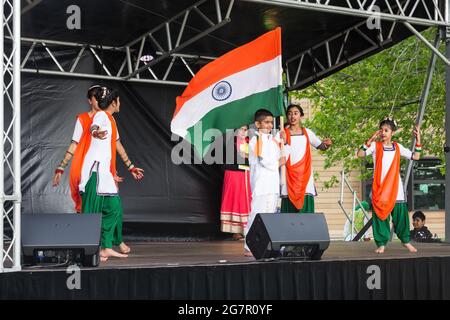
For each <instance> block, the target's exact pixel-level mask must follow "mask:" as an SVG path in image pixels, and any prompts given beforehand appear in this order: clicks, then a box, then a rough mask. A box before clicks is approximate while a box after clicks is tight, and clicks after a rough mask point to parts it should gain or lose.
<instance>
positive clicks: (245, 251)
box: [244, 250, 253, 257]
mask: <svg viewBox="0 0 450 320" xmlns="http://www.w3.org/2000/svg"><path fill="white" fill-rule="evenodd" d="M244 256H246V257H253V254H252V253H251V252H250V251H248V250H244Z"/></svg>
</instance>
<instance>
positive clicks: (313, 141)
mask: <svg viewBox="0 0 450 320" xmlns="http://www.w3.org/2000/svg"><path fill="white" fill-rule="evenodd" d="M306 132H307V133H308V138H309V144H310V145H311V146H313V147H314V148H316V149H317V148H318V147H319V146H320V145H321V144H322V140H320V139H319V138H318V137H317V136H316V134H315V133H314V132H312V131H311V130H309V129H307V128H306ZM285 148H286V154H288V157H287V159H286V160H288V159H289V158H290V159H291V165H294V164H296V163H297V162H299V161H300V160H302V159H303V156H304V155H305V152H306V137H305V136H304V135H292V134H291V144H290V145H285ZM308 148H310V146H308ZM305 193H306V194H310V195H312V196H316V195H317V192H316V188H315V187H314V170H313V167H312V165H311V176H310V177H309V181H308V185H307V186H306V191H305ZM281 194H282V195H283V196H287V195H288V191H287V186H286V185H283V187H282V190H281Z"/></svg>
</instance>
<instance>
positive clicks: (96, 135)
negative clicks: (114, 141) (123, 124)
mask: <svg viewBox="0 0 450 320" xmlns="http://www.w3.org/2000/svg"><path fill="white" fill-rule="evenodd" d="M107 135H108V131H107V130H104V131H100V130H96V131H94V132H93V134H92V136H93V137H94V138H96V139H100V140H105V139H106V136H107Z"/></svg>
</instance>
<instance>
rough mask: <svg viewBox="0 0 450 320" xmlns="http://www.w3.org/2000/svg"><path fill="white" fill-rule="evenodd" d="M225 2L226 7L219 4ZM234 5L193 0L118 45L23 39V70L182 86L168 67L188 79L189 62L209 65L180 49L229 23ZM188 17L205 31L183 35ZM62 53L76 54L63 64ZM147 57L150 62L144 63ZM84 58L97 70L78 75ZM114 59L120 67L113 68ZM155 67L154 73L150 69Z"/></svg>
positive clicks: (217, 0) (205, 58)
mask: <svg viewBox="0 0 450 320" xmlns="http://www.w3.org/2000/svg"><path fill="white" fill-rule="evenodd" d="M211 2H212V3H213V5H214V7H215V10H214V17H211V13H209V16H208V15H207V14H206V13H205V9H204V7H206V6H207V5H209V6H211ZM225 2H226V4H227V5H225V4H224V3H225ZM233 5H234V0H231V1H228V0H227V1H225V0H201V1H198V2H196V3H195V4H193V5H192V6H190V7H189V8H187V9H186V10H184V11H182V12H180V13H178V14H176V15H175V16H173V17H172V18H170V19H168V20H167V21H166V22H164V23H162V24H160V25H158V26H156V27H155V28H153V29H152V30H149V31H148V32H146V33H145V34H143V35H142V36H140V37H139V38H137V39H135V40H133V41H130V42H129V43H127V44H126V45H124V46H121V47H108V46H95V45H89V44H81V43H71V42H62V41H51V40H43V39H32V38H22V46H24V47H25V50H26V51H27V53H26V55H25V58H24V59H23V61H22V63H21V68H22V72H26V73H41V74H50V75H64V76H74V77H82V78H83V77H84V78H90V79H105V80H119V81H120V80H126V81H131V82H144V83H160V84H169V85H181V86H186V85H187V82H186V80H184V81H183V80H180V79H177V76H178V77H179V75H175V74H173V73H172V74H171V71H172V68H173V66H174V65H175V64H176V63H178V64H179V65H182V66H183V69H184V70H185V71H186V74H185V75H184V79H190V78H191V77H193V76H194V70H192V68H191V66H190V63H189V62H190V61H198V60H201V61H210V60H214V59H215V57H210V56H200V55H195V54H183V53H180V51H181V50H183V49H184V48H186V47H187V46H188V45H190V44H192V43H194V42H195V41H197V40H199V39H201V38H203V37H205V36H206V35H208V34H210V33H211V32H213V31H215V30H217V29H219V28H221V27H222V26H224V25H225V24H227V23H229V22H230V21H231V19H230V14H231V10H232V8H233ZM223 9H226V11H223ZM193 19H197V21H198V20H199V19H200V21H202V22H204V24H205V25H206V27H205V28H204V29H203V30H200V31H199V30H197V29H195V31H193V28H189V37H184V35H185V31H186V29H187V28H188V26H189V22H190V21H191V20H193ZM193 33H194V34H193ZM153 48H154V49H153ZM67 49H71V50H76V52H77V54H76V56H75V57H74V58H73V60H72V61H70V63H67V61H66V62H65V65H64V64H63V62H62V61H60V60H59V59H58V55H57V52H58V51H64V50H67ZM150 55H151V56H152V57H151V60H149V59H150V58H149V56H150ZM87 56H90V57H91V58H92V59H93V61H95V63H96V67H98V68H94V69H98V70H101V72H98V71H97V72H92V73H86V72H85V71H83V72H81V71H78V67H79V64H80V60H81V59H82V58H86V57H87ZM36 57H37V58H38V60H39V61H45V64H43V65H42V66H39V63H36ZM168 59H170V62H169V61H165V62H167V63H166V64H164V62H163V60H168ZM116 61H121V63H120V64H117V63H115V62H116ZM161 62H163V63H161ZM157 64H158V66H157V67H158V71H157V70H156V69H155V65H157Z"/></svg>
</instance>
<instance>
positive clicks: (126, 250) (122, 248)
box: [119, 242, 131, 254]
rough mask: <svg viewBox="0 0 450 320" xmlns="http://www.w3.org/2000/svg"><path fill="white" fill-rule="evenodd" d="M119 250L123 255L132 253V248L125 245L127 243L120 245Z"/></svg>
mask: <svg viewBox="0 0 450 320" xmlns="http://www.w3.org/2000/svg"><path fill="white" fill-rule="evenodd" d="M119 249H120V252H121V253H123V254H127V253H130V251H131V249H130V247H129V246H127V245H126V244H125V242H122V243H121V244H120V245H119Z"/></svg>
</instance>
